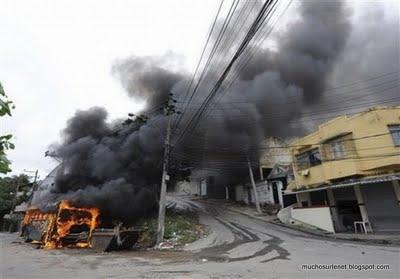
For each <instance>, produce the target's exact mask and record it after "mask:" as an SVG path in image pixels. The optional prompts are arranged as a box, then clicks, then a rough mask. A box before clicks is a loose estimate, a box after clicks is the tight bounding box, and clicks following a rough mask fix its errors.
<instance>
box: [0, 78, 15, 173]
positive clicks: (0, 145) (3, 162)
mask: <svg viewBox="0 0 400 279" xmlns="http://www.w3.org/2000/svg"><path fill="white" fill-rule="evenodd" d="M14 108H15V106H14V104H13V102H12V101H10V100H8V97H7V95H6V93H5V92H4V89H3V86H2V85H1V83H0V117H3V116H7V115H8V116H11V115H12V114H11V111H12V110H13V109H14ZM11 138H12V135H11V134H6V135H0V173H3V174H6V173H8V172H11V169H10V161H9V160H8V159H7V156H6V151H7V150H9V149H14V147H15V146H14V144H13V143H12V142H11V141H10V140H11Z"/></svg>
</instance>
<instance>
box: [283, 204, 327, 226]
mask: <svg viewBox="0 0 400 279" xmlns="http://www.w3.org/2000/svg"><path fill="white" fill-rule="evenodd" d="M291 218H292V219H293V220H294V221H300V222H302V223H305V224H308V225H311V226H314V227H317V228H320V229H323V230H325V231H328V232H335V229H334V228H333V222H332V217H331V212H330V209H329V206H321V207H302V208H292V210H291Z"/></svg>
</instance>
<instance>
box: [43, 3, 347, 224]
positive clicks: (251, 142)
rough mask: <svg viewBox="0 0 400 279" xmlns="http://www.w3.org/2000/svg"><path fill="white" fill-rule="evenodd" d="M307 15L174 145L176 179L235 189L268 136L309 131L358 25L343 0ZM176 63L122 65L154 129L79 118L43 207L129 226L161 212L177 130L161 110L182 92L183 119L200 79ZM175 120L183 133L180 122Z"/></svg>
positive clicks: (131, 61)
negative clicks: (64, 202)
mask: <svg viewBox="0 0 400 279" xmlns="http://www.w3.org/2000/svg"><path fill="white" fill-rule="evenodd" d="M243 7H244V6H243ZM243 7H242V8H243ZM298 10H299V17H298V19H296V20H295V21H293V22H291V23H289V24H288V25H287V26H286V31H284V32H283V33H281V34H280V35H279V36H278V39H277V46H276V47H275V48H274V49H268V48H261V49H259V51H258V52H257V55H256V56H255V58H253V59H252V60H251V63H249V66H248V67H245V68H243V69H241V68H240V67H235V68H234V72H233V74H236V75H237V76H238V79H237V81H236V82H235V83H234V85H233V86H232V87H230V88H229V90H227V91H226V92H223V97H222V98H221V100H220V103H218V104H217V105H214V106H212V107H211V108H210V110H208V111H207V113H206V114H205V115H204V116H203V118H201V121H200V123H199V125H198V126H197V127H196V129H195V130H193V131H190V133H188V134H187V136H186V137H185V138H184V140H183V141H181V142H179V143H178V144H176V145H173V146H172V148H173V152H172V154H171V165H170V167H171V171H170V172H171V173H170V174H171V176H172V179H174V178H175V179H181V178H183V177H184V176H185V175H183V176H182V172H183V173H185V171H187V170H192V174H193V173H196V174H197V175H199V174H202V175H209V174H210V173H211V174H213V175H214V176H215V177H216V181H217V183H219V184H220V185H221V186H222V185H223V186H225V185H227V184H229V185H234V183H238V182H240V181H241V180H243V179H247V175H246V174H245V172H246V160H247V157H248V156H249V157H250V160H253V161H257V159H258V156H259V154H258V151H257V150H258V149H257V147H258V146H259V145H260V143H261V142H262V141H263V140H264V139H265V138H266V137H268V136H275V137H283V138H288V137H293V136H296V135H300V134H301V133H302V132H303V129H304V127H303V126H302V125H300V124H299V123H297V124H292V123H291V122H292V121H293V120H295V119H298V118H300V117H302V113H303V111H304V109H305V108H307V106H309V105H313V104H315V103H318V102H319V101H320V100H321V99H322V98H323V93H324V91H325V88H326V86H327V83H328V80H329V77H330V76H331V75H332V72H333V71H334V67H335V65H336V62H337V60H338V59H339V58H340V57H341V55H342V51H343V49H344V48H345V46H346V42H347V39H348V37H349V34H350V31H351V25H350V12H349V9H348V8H347V7H346V5H345V4H344V3H343V2H342V1H301V2H300V3H299V8H298ZM220 25H221V24H220ZM227 33H229V30H228V31H227ZM214 40H215V38H214ZM233 48H234V46H232V49H233ZM230 52H232V50H229V49H228V50H227V51H226V52H225V53H219V54H218V55H217V58H216V59H220V60H221V61H224V60H223V59H224V58H226V56H228V58H229V55H226V54H227V53H230ZM173 60H174V57H173V56H172V58H171V54H169V55H166V56H163V57H137V56H133V57H129V58H127V59H124V60H119V61H117V62H116V63H115V65H114V67H113V73H114V75H115V76H116V77H117V78H118V79H119V80H120V81H121V83H122V85H123V86H124V88H125V89H126V91H127V92H128V94H129V96H132V97H133V98H134V99H136V100H137V99H140V100H146V101H147V108H146V109H145V110H144V111H142V112H141V113H143V114H146V115H148V116H149V120H148V121H147V123H143V122H141V121H139V120H133V122H132V123H130V124H129V125H121V122H118V121H117V123H114V124H110V122H108V121H107V112H106V111H105V110H104V109H102V108H92V109H89V110H88V111H78V112H76V114H75V116H74V117H73V118H71V119H70V120H69V121H68V123H67V127H66V128H65V129H64V130H63V134H62V135H63V136H62V142H61V143H60V144H59V145H56V146H54V154H55V155H56V156H57V157H58V158H60V159H61V160H62V166H61V167H60V169H59V170H58V172H57V175H56V181H55V185H54V187H53V188H52V189H51V191H50V192H49V193H47V194H46V195H43V196H41V198H40V200H38V201H37V203H38V204H39V205H40V206H42V207H46V206H47V205H48V204H50V203H52V202H55V201H57V200H60V199H69V200H71V201H73V202H75V203H77V204H81V205H90V206H98V207H100V209H101V210H102V214H105V215H108V216H110V217H111V218H113V219H119V220H123V221H134V220H135V219H137V218H138V217H140V216H142V215H143V214H145V213H146V212H149V211H151V210H154V209H155V208H156V206H157V197H158V189H159V185H160V178H161V168H162V163H163V159H162V158H163V142H164V138H165V127H166V123H167V118H166V116H165V115H164V114H163V112H162V110H161V109H162V107H163V104H164V103H165V102H166V101H167V99H168V96H169V94H170V93H171V92H172V93H174V98H176V99H177V100H178V102H177V104H176V105H177V107H178V109H180V110H183V107H184V106H185V105H186V104H185V103H182V102H183V101H184V100H185V93H186V90H185V89H186V86H187V84H188V83H189V80H190V76H189V75H188V74H186V73H185V72H184V71H181V70H174V69H177V67H174V66H173V65H174V64H176V61H173ZM217 72H218V71H217V70H216V69H213V70H212V71H210V73H209V74H207V76H206V79H205V81H204V83H203V84H204V85H202V86H201V88H199V90H198V91H197V92H196V94H195V96H194V98H193V102H192V103H191V104H190V106H189V107H188V108H187V109H186V110H185V114H183V118H182V120H181V121H180V122H179V123H180V124H179V125H177V127H175V126H174V128H175V129H174V130H173V134H172V143H173V144H175V143H176V142H175V140H176V139H177V136H178V135H179V133H180V132H181V131H182V129H183V128H184V126H185V125H184V124H185V123H186V121H187V120H188V119H189V118H190V116H191V115H192V113H193V112H194V111H195V110H196V109H197V108H198V107H199V104H200V103H201V102H202V101H203V100H204V98H205V96H206V94H207V93H208V92H209V91H208V90H209V88H210V87H211V86H212V85H213V83H214V82H215V81H216V80H217V79H218V75H217ZM221 94H222V93H221ZM293 100H294V101H293ZM173 117H174V118H173V120H174V121H173V124H176V123H178V122H176V121H175V120H176V116H173ZM186 175H187V173H186Z"/></svg>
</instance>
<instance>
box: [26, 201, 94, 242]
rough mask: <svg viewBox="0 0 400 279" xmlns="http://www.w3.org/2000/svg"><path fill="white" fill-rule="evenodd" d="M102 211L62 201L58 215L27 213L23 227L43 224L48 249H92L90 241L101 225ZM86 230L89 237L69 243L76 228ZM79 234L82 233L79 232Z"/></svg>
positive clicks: (30, 211) (43, 236)
mask: <svg viewBox="0 0 400 279" xmlns="http://www.w3.org/2000/svg"><path fill="white" fill-rule="evenodd" d="M99 215H100V210H99V209H98V208H86V207H75V206H73V205H72V204H71V203H69V202H68V201H65V200H63V201H61V202H60V204H59V205H58V210H57V213H43V212H41V211H40V210H38V209H30V210H28V211H27V212H26V214H25V216H24V220H23V225H29V224H32V223H33V222H41V223H42V228H41V230H42V243H43V247H44V248H47V249H53V248H60V247H63V246H67V247H77V248H87V247H91V244H90V240H91V236H92V232H93V230H94V229H95V228H96V227H98V225H99V218H98V217H99ZM77 227H80V228H84V231H85V233H87V234H88V237H87V238H85V239H81V240H79V241H78V242H74V243H68V242H66V241H65V239H64V238H65V237H68V235H70V234H71V233H74V231H73V229H74V228H77ZM78 232H80V231H79V230H78Z"/></svg>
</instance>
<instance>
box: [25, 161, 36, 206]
mask: <svg viewBox="0 0 400 279" xmlns="http://www.w3.org/2000/svg"><path fill="white" fill-rule="evenodd" d="M24 172H28V173H33V172H34V173H35V176H34V179H33V182H32V190H31V191H32V192H31V194H30V197H29V199H28V206H30V205H31V203H32V199H33V195H34V193H35V191H36V190H37V189H38V186H39V185H36V182H37V179H38V174H39V170H36V171H31V170H25V169H24ZM30 177H32V176H30Z"/></svg>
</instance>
